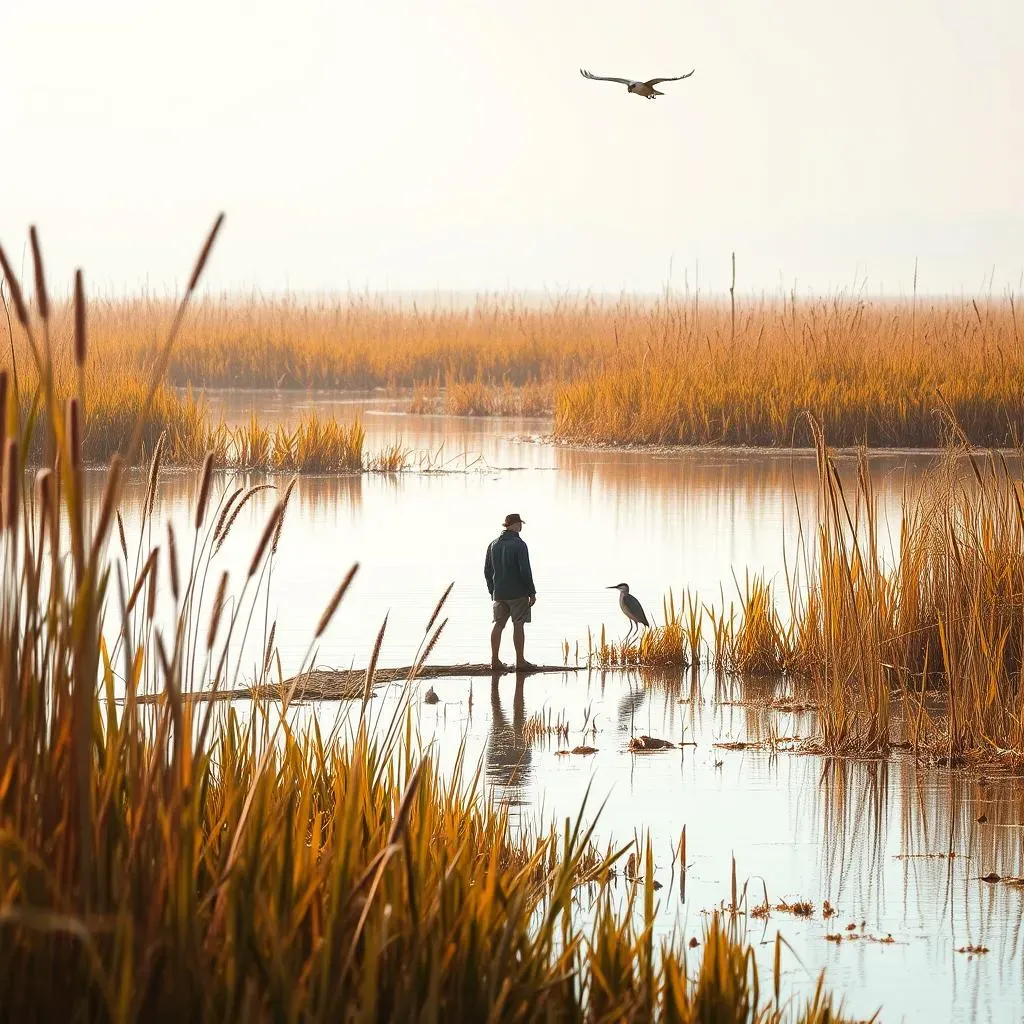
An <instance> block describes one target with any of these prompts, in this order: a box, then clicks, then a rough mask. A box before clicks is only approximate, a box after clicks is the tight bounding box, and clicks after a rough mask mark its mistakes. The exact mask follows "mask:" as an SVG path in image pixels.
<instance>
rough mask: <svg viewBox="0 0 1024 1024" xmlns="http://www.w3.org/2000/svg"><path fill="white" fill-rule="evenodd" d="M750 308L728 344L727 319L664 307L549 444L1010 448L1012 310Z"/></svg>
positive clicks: (862, 304) (566, 412) (971, 305)
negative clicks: (959, 439) (823, 439)
mask: <svg viewBox="0 0 1024 1024" xmlns="http://www.w3.org/2000/svg"><path fill="white" fill-rule="evenodd" d="M909 305H910V304H909V303H892V302H881V301H879V302H868V301H858V300H852V299H851V300H833V301H825V300H818V301H809V302H790V303H760V304H757V305H755V306H754V307H753V308H751V309H749V310H748V311H747V312H746V313H745V314H744V315H743V316H742V317H741V318H740V319H741V322H740V323H739V326H738V328H737V330H736V332H735V334H734V335H733V334H732V333H731V328H730V320H729V312H728V308H727V307H717V306H716V307H712V308H711V309H710V310H703V311H702V312H701V315H700V318H699V319H698V318H697V317H696V316H688V315H687V313H686V311H681V310H679V309H673V308H671V307H669V308H665V309H663V310H662V311H661V315H660V317H659V318H658V328H659V329H658V330H657V332H656V333H657V335H658V336H657V337H656V338H654V339H651V341H650V343H649V344H648V345H647V347H646V349H643V348H641V347H640V346H637V345H636V344H633V345H631V346H630V348H629V350H628V351H627V353H626V354H625V356H624V357H623V358H620V359H618V360H617V361H615V362H613V363H612V364H610V365H606V366H605V367H604V368H599V369H594V370H593V371H592V372H590V373H587V374H584V375H581V376H580V377H578V378H577V379H575V380H573V381H570V382H566V383H565V384H564V385H563V386H562V387H561V388H560V389H559V391H558V394H557V396H556V404H555V434H556V436H557V437H559V438H561V439H563V440H566V441H577V442H580V441H582V442H605V443H613V444H630V443H635V444H656V445H657V444H690V445H696V444H718V445H761V446H769V447H780V446H781V447H788V446H795V447H813V445H814V439H813V436H812V434H811V432H810V430H809V428H808V427H807V425H806V422H805V414H807V413H810V414H811V415H813V416H814V417H815V418H816V419H817V420H818V421H819V422H820V423H822V425H823V427H824V430H825V434H826V436H827V437H828V439H829V442H830V443H831V444H833V445H837V446H842V447H846V446H854V445H868V446H871V447H941V446H942V445H943V444H945V443H946V442H947V441H948V440H949V439H950V437H951V436H952V431H951V428H950V425H949V424H950V421H951V420H955V421H956V422H957V423H958V424H959V425H960V427H961V428H962V430H963V432H964V434H965V435H966V437H967V438H968V439H969V440H970V441H971V442H972V443H974V444H978V445H985V446H993V447H998V446H1004V445H1015V444H1017V442H1018V441H1019V440H1020V437H1019V425H1020V423H1021V422H1022V419H1024V397H1022V395H1021V392H1020V389H1019V388H1017V386H1016V381H1017V380H1019V379H1021V374H1022V372H1024V348H1022V345H1021V337H1020V327H1021V326H1024V325H1018V319H1017V310H1016V305H1015V303H1014V301H1013V299H1007V300H1005V301H985V302H983V303H982V304H981V305H979V304H978V302H976V301H967V302H957V301H948V302H937V303H935V304H933V305H932V306H930V307H929V308H927V309H924V310H922V309H917V308H909Z"/></svg>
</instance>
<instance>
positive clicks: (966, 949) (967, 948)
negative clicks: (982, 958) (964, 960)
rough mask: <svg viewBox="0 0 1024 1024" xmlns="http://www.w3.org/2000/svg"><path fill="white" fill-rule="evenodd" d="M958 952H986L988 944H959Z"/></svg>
mask: <svg viewBox="0 0 1024 1024" xmlns="http://www.w3.org/2000/svg"><path fill="white" fill-rule="evenodd" d="M957 952H958V953H987V952H988V946H961V947H960V948H959V949H958V950H957Z"/></svg>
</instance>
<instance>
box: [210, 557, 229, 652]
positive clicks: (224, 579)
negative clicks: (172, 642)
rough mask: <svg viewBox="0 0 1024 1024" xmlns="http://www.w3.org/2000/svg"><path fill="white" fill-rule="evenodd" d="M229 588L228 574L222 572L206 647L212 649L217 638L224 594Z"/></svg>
mask: <svg viewBox="0 0 1024 1024" xmlns="http://www.w3.org/2000/svg"><path fill="white" fill-rule="evenodd" d="M227 589H228V574H227V572H223V573H221V577H220V583H219V584H218V586H217V596H216V597H215V598H214V599H213V614H212V615H211V616H210V628H209V630H208V631H207V633H206V649H207V650H208V651H209V650H212V649H213V645H214V643H215V642H216V640H217V630H218V628H219V627H220V617H221V615H222V614H223V612H224V595H225V593H226V592H227Z"/></svg>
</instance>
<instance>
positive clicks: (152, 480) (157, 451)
mask: <svg viewBox="0 0 1024 1024" xmlns="http://www.w3.org/2000/svg"><path fill="white" fill-rule="evenodd" d="M166 437H167V434H166V432H165V433H162V434H161V435H160V436H159V437H158V438H157V439H156V447H155V448H154V449H153V458H152V461H151V462H150V464H149V484H148V485H147V487H146V501H145V503H144V504H143V513H144V514H145V515H147V516H151V515H152V514H153V503H154V502H155V501H156V484H157V480H158V479H159V477H160V459H161V457H162V456H163V453H164V440H165V439H166Z"/></svg>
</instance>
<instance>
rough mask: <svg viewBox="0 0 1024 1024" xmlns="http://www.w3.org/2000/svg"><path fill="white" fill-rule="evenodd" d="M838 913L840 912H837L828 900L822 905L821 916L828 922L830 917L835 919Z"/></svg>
mask: <svg viewBox="0 0 1024 1024" xmlns="http://www.w3.org/2000/svg"><path fill="white" fill-rule="evenodd" d="M838 913H839V911H838V910H836V908H835V907H833V906H832V904H831V903H829V901H828V900H825V902H824V903H823V904H822V905H821V916H822V917H824V918H825V919H826V920H827V919H828V918H830V917H835V916H836V914H838Z"/></svg>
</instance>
